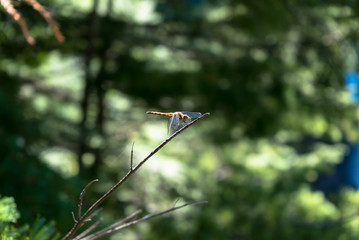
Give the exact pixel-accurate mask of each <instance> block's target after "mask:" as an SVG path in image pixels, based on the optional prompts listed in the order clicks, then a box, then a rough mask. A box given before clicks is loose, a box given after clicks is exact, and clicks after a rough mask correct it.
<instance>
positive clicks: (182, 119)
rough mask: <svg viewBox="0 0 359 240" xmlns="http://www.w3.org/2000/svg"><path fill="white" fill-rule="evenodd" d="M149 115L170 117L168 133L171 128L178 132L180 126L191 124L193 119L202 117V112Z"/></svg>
mask: <svg viewBox="0 0 359 240" xmlns="http://www.w3.org/2000/svg"><path fill="white" fill-rule="evenodd" d="M146 113H147V114H153V115H160V116H166V117H170V121H169V126H168V132H170V130H171V127H172V128H173V129H174V130H177V129H178V128H179V127H180V126H184V125H186V124H188V123H190V122H191V121H192V120H193V119H196V118H199V117H200V116H202V114H201V113H200V112H173V113H163V112H152V111H149V112H146Z"/></svg>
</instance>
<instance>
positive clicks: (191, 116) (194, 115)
mask: <svg viewBox="0 0 359 240" xmlns="http://www.w3.org/2000/svg"><path fill="white" fill-rule="evenodd" d="M181 113H182V114H185V115H187V116H188V117H190V118H189V119H188V120H187V121H185V123H189V122H190V121H192V120H193V119H195V118H199V117H200V116H202V114H201V113H200V112H181Z"/></svg>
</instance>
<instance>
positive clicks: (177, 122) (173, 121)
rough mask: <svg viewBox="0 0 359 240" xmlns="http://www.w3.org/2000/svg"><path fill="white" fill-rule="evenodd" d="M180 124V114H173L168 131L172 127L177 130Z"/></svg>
mask: <svg viewBox="0 0 359 240" xmlns="http://www.w3.org/2000/svg"><path fill="white" fill-rule="evenodd" d="M179 126H180V118H179V115H178V114H173V116H172V117H171V118H170V122H169V126H168V131H169V130H170V129H171V127H172V128H173V129H174V130H177V129H178V127H179Z"/></svg>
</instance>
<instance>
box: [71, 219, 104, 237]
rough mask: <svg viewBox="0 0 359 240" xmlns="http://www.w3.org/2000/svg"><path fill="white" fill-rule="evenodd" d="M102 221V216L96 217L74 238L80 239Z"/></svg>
mask: <svg viewBox="0 0 359 240" xmlns="http://www.w3.org/2000/svg"><path fill="white" fill-rule="evenodd" d="M102 221H103V218H100V219H98V220H97V221H96V222H95V223H94V224H92V225H91V226H90V227H89V228H87V229H86V230H85V231H83V232H82V233H81V234H79V235H77V236H76V237H75V238H74V239H76V240H78V239H82V238H83V237H85V236H86V234H88V233H90V232H91V231H92V230H94V229H95V228H96V227H97V226H98V225H100V223H101V222H102Z"/></svg>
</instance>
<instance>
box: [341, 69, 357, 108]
mask: <svg viewBox="0 0 359 240" xmlns="http://www.w3.org/2000/svg"><path fill="white" fill-rule="evenodd" d="M344 78H345V83H346V85H347V88H348V90H349V92H350V97H351V99H352V102H353V103H358V102H359V76H358V74H357V73H356V72H354V71H349V72H347V73H346V74H345V76H344Z"/></svg>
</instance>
